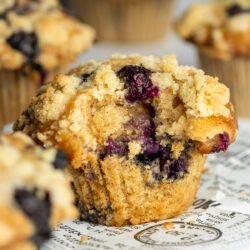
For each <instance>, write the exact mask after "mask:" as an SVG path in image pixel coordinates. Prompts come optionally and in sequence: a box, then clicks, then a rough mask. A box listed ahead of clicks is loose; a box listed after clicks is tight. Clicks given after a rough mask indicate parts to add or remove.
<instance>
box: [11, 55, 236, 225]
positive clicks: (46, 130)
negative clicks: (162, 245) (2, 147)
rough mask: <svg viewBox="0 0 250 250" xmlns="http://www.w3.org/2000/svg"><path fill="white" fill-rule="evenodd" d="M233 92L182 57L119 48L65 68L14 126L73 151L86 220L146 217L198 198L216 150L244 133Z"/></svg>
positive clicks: (170, 212)
mask: <svg viewBox="0 0 250 250" xmlns="http://www.w3.org/2000/svg"><path fill="white" fill-rule="evenodd" d="M229 97H230V94H229V89H228V88H227V87H226V86H225V85H223V84H221V83H219V82H218V79H217V78H213V77H210V76H208V75H205V74H204V72H203V71H202V70H198V69H195V68H193V67H188V66H181V65H178V62H177V60H176V58H175V56H174V55H171V56H163V57H161V58H157V57H154V56H140V55H138V54H134V55H130V56H125V55H114V56H112V57H111V58H110V60H107V61H93V60H91V61H90V62H89V63H86V64H85V63H84V64H82V65H81V66H80V67H78V68H76V69H74V70H72V71H71V72H70V73H69V74H67V75H63V74H60V75H58V76H56V77H55V79H54V81H53V82H51V83H49V84H48V85H47V86H45V87H43V88H41V89H40V90H39V92H38V95H37V96H36V97H34V98H32V102H31V104H30V105H29V107H28V108H27V109H26V110H25V111H24V112H23V113H22V115H21V116H20V117H19V118H18V120H17V121H16V123H15V124H14V130H20V131H23V132H24V133H26V134H28V135H30V136H31V137H33V138H34V139H35V140H36V141H39V142H40V143H41V144H42V145H44V146H45V147H46V146H47V147H48V146H51V145H54V146H56V147H58V148H61V149H63V150H64V151H65V152H66V153H67V155H68V157H69V160H70V162H69V165H68V170H69V172H70V173H71V175H72V176H73V184H74V187H75V192H76V194H77V198H78V207H79V209H80V213H81V217H82V218H83V219H85V220H88V221H91V222H94V223H100V224H105V225H112V226H122V225H125V224H140V223H145V222H149V221H155V220H163V219H167V218H170V217H173V216H176V215H178V214H181V213H183V212H184V211H186V209H187V208H188V207H189V206H190V205H191V204H192V203H193V201H194V197H195V194H196V192H197V190H198V188H199V183H200V177H201V174H202V171H203V165H204V164H205V162H206V159H207V155H208V154H209V153H214V152H219V151H224V152H225V151H226V150H227V148H228V146H229V145H230V144H231V143H233V142H234V140H235V138H236V135H237V132H238V128H237V118H236V116H235V113H234V111H233V106H232V104H231V103H230V100H229Z"/></svg>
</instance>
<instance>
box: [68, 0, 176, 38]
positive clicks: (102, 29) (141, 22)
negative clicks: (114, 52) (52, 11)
mask: <svg viewBox="0 0 250 250" xmlns="http://www.w3.org/2000/svg"><path fill="white" fill-rule="evenodd" d="M63 2H65V6H68V7H70V8H71V9H72V10H73V11H75V12H76V13H77V14H78V15H79V16H80V17H81V18H82V19H83V20H85V21H86V22H87V23H88V24H90V25H91V26H93V27H94V28H95V29H96V34H97V39H98V40H101V41H113V42H114V41H115V42H145V41H151V40H158V39H162V38H163V37H164V36H165V35H166V31H167V30H168V28H169V27H168V26H169V24H170V21H171V17H172V13H173V5H174V2H175V0H71V1H67V0H64V1H63ZM66 2H67V4H66Z"/></svg>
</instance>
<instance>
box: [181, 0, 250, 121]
mask: <svg viewBox="0 0 250 250" xmlns="http://www.w3.org/2000/svg"><path fill="white" fill-rule="evenodd" d="M176 30H177V32H178V33H179V35H180V36H181V37H182V38H183V39H185V40H187V41H191V42H192V43H194V44H195V45H196V46H197V48H198V53H199V58H200V63H201V67H202V68H203V69H204V70H205V72H206V73H207V74H210V75H213V76H218V77H219V79H220V80H221V81H222V82H224V83H225V84H226V85H227V86H228V87H229V88H230V90H231V98H232V102H233V103H234V105H235V109H236V112H237V113H238V115H240V116H244V117H250V100H249V96H250V1H249V0H221V1H214V2H208V3H204V4H194V5H193V6H192V7H191V8H190V10H188V11H187V12H186V13H185V15H184V16H183V17H182V18H181V19H180V20H179V21H177V23H176Z"/></svg>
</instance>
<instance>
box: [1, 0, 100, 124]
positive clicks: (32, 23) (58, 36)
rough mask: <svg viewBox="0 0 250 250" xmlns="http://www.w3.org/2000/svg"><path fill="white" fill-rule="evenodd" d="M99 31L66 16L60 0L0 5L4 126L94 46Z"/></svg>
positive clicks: (24, 0) (11, 1)
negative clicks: (57, 74) (39, 90)
mask: <svg viewBox="0 0 250 250" xmlns="http://www.w3.org/2000/svg"><path fill="white" fill-rule="evenodd" d="M94 35H95V33H94V31H93V29H92V28H90V27H89V26H87V25H85V24H82V23H80V22H79V21H77V20H76V19H74V18H73V17H71V16H69V15H67V14H65V13H64V10H63V9H62V8H61V7H60V5H59V4H58V2H57V0H8V1H6V0H5V1H1V2H0V103H1V109H0V127H1V126H3V125H4V124H6V123H9V122H12V121H14V120H15V119H16V117H17V116H18V115H20V113H21V111H22V110H23V109H24V108H26V106H27V105H28V103H29V102H30V99H31V97H32V96H33V95H34V94H35V93H36V91H37V89H38V88H39V87H40V86H41V85H42V84H44V83H45V82H47V81H49V80H52V79H53V77H54V76H55V74H56V73H59V72H62V71H64V70H65V69H66V68H67V66H68V65H69V64H70V63H72V62H73V61H74V60H75V59H76V56H77V55H79V54H80V53H82V52H83V51H85V50H86V49H87V48H89V47H90V45H91V43H92V42H93V39H94Z"/></svg>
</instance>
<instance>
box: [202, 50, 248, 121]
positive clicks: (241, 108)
mask: <svg viewBox="0 0 250 250" xmlns="http://www.w3.org/2000/svg"><path fill="white" fill-rule="evenodd" d="M199 58H200V64H201V68H202V69H203V70H204V71H205V73H206V74H208V75H212V76H217V77H219V80H220V82H222V83H224V84H226V85H227V87H228V88H229V89H230V98H231V101H232V103H233V104H234V107H235V109H236V113H237V115H239V116H242V117H250V59H249V58H244V57H234V58H232V59H230V60H223V59H219V58H215V57H212V56H210V55H208V54H207V53H205V52H203V51H202V50H199Z"/></svg>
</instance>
